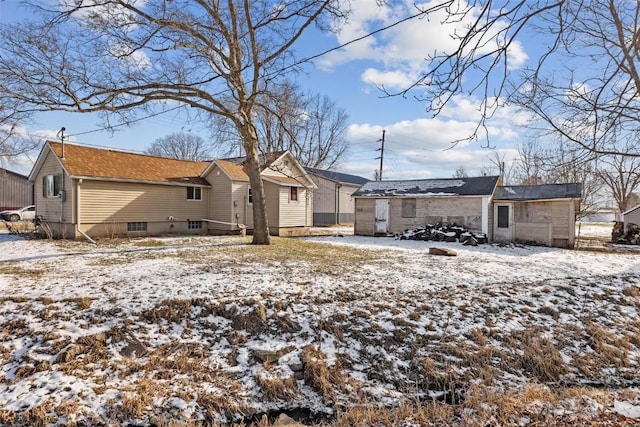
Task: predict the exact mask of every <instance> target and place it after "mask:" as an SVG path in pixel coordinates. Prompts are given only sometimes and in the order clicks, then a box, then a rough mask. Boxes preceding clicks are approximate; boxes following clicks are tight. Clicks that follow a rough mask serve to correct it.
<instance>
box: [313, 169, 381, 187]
mask: <svg viewBox="0 0 640 427" xmlns="http://www.w3.org/2000/svg"><path fill="white" fill-rule="evenodd" d="M305 170H306V171H307V172H308V173H312V174H315V175H318V176H320V177H322V178H324V179H328V180H329V181H334V182H339V183H341V184H353V185H364V184H366V183H367V182H369V180H368V179H367V178H363V177H361V176H357V175H349V174H346V173H341V172H336V171H330V170H324V169H316V168H308V167H305Z"/></svg>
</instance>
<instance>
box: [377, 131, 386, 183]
mask: <svg viewBox="0 0 640 427" xmlns="http://www.w3.org/2000/svg"><path fill="white" fill-rule="evenodd" d="M385 133H386V130H384V129H382V139H379V140H378V141H382V146H381V147H380V148H378V150H377V151H380V157H376V158H377V159H380V170H379V171H378V181H382V161H383V160H384V134H385Z"/></svg>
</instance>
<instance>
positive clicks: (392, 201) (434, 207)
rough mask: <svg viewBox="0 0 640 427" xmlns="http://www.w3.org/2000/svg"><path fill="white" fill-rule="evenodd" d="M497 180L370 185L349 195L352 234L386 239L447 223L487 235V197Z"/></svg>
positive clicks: (489, 199) (427, 181)
mask: <svg viewBox="0 0 640 427" xmlns="http://www.w3.org/2000/svg"><path fill="white" fill-rule="evenodd" d="M498 179H499V177H498V176H479V177H468V178H444V179H421V180H397V181H370V182H368V183H366V184H364V185H363V186H362V187H360V189H359V190H358V191H356V192H355V193H353V197H354V199H355V225H354V233H355V234H357V235H364V236H371V235H386V234H390V233H400V232H402V231H404V230H406V229H409V228H416V227H420V226H424V225H426V224H437V223H447V224H456V225H459V226H461V227H465V228H467V229H468V230H470V231H475V232H482V233H487V234H489V233H490V221H489V214H490V209H489V208H490V205H491V197H492V196H493V192H494V190H495V188H496V185H497V183H498Z"/></svg>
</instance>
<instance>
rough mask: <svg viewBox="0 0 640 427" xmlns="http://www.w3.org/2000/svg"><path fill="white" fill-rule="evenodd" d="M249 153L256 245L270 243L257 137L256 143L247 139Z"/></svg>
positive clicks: (254, 241) (254, 242)
mask: <svg viewBox="0 0 640 427" xmlns="http://www.w3.org/2000/svg"><path fill="white" fill-rule="evenodd" d="M244 145H245V151H246V153H247V174H248V175H249V183H250V184H251V197H252V199H253V200H252V201H253V240H252V242H251V243H252V244H254V245H269V244H271V240H270V238H269V224H268V221H267V202H266V199H265V197H264V186H263V184H262V178H261V176H260V159H259V157H258V149H257V146H258V144H257V139H256V140H255V141H254V143H251V141H247V140H246V139H245V144H244Z"/></svg>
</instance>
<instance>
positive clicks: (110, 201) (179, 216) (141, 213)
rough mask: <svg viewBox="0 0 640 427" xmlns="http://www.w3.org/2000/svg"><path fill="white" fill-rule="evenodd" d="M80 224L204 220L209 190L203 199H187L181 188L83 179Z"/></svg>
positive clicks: (184, 191)
mask: <svg viewBox="0 0 640 427" xmlns="http://www.w3.org/2000/svg"><path fill="white" fill-rule="evenodd" d="M80 191H81V210H80V215H81V222H83V223H100V222H104V223H118V222H138V221H141V222H163V221H167V220H168V218H169V217H173V218H174V221H183V222H184V221H187V219H191V220H200V219H203V218H206V217H207V201H208V198H209V189H206V188H203V191H202V200H199V201H195V200H187V189H186V187H183V186H167V185H153V184H132V183H120V182H101V181H87V180H85V181H84V182H83V183H82V184H81V186H80Z"/></svg>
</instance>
